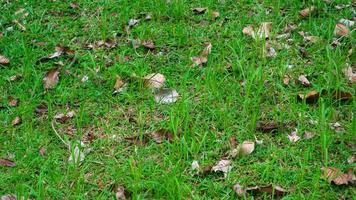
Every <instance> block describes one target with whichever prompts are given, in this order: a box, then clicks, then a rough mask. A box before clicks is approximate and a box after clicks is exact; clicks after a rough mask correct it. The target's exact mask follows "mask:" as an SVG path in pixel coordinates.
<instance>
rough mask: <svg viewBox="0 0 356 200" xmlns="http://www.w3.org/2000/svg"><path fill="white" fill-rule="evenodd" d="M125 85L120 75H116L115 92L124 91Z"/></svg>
mask: <svg viewBox="0 0 356 200" xmlns="http://www.w3.org/2000/svg"><path fill="white" fill-rule="evenodd" d="M124 86H125V83H124V81H123V80H122V79H121V77H120V76H117V77H116V81H115V85H114V92H113V94H117V93H120V92H122V91H123V89H124Z"/></svg>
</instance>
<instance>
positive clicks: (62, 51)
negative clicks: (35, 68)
mask: <svg viewBox="0 0 356 200" xmlns="http://www.w3.org/2000/svg"><path fill="white" fill-rule="evenodd" d="M73 54H74V51H73V50H71V49H70V48H69V47H66V46H56V47H55V52H54V53H53V54H50V55H48V56H47V57H43V58H40V59H39V60H38V61H37V62H47V61H49V60H52V59H55V58H59V57H60V56H62V55H73Z"/></svg>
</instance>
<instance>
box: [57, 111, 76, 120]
mask: <svg viewBox="0 0 356 200" xmlns="http://www.w3.org/2000/svg"><path fill="white" fill-rule="evenodd" d="M74 115H75V112H74V111H69V112H67V113H66V114H64V113H57V114H56V115H55V116H54V119H55V120H57V121H59V122H60V123H65V122H66V121H68V120H69V119H71V118H73V117H74Z"/></svg>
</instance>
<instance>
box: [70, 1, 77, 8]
mask: <svg viewBox="0 0 356 200" xmlns="http://www.w3.org/2000/svg"><path fill="white" fill-rule="evenodd" d="M69 7H70V8H72V9H77V8H79V4H78V3H77V2H72V3H70V4H69Z"/></svg>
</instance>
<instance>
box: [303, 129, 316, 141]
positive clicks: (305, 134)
mask: <svg viewBox="0 0 356 200" xmlns="http://www.w3.org/2000/svg"><path fill="white" fill-rule="evenodd" d="M314 135H315V134H314V133H312V132H309V131H305V132H304V135H303V138H304V139H306V140H309V139H311V138H313V137H314Z"/></svg>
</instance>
